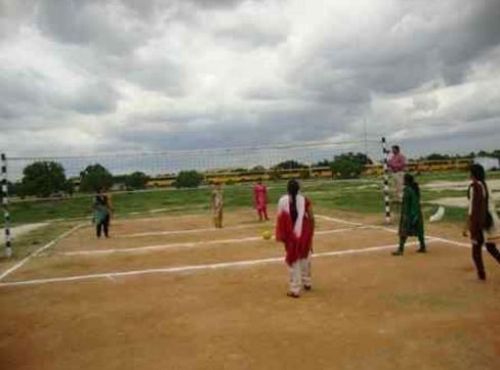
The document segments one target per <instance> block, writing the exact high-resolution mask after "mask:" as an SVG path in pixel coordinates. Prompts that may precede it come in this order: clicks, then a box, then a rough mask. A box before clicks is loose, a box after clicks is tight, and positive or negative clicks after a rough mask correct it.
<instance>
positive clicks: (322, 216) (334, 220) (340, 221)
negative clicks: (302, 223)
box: [315, 215, 365, 226]
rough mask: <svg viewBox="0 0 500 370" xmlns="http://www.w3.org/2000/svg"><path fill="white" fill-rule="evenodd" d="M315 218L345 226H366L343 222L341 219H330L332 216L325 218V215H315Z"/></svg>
mask: <svg viewBox="0 0 500 370" xmlns="http://www.w3.org/2000/svg"><path fill="white" fill-rule="evenodd" d="M315 217H316V218H321V219H323V220H327V221H333V222H338V223H340V224H345V225H357V226H362V225H365V224H363V223H359V222H352V221H347V220H342V219H340V218H335V217H330V216H325V215H315Z"/></svg>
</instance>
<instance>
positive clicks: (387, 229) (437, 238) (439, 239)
mask: <svg viewBox="0 0 500 370" xmlns="http://www.w3.org/2000/svg"><path fill="white" fill-rule="evenodd" d="M316 217H319V218H322V219H324V220H330V221H334V222H343V223H348V224H355V223H353V222H350V221H343V220H341V219H338V218H334V217H329V216H324V215H316ZM359 225H365V226H367V227H370V228H373V229H378V230H384V231H388V232H390V233H393V234H397V233H398V231H397V230H396V229H393V228H390V227H387V226H379V225H367V224H359ZM428 237H429V238H432V239H434V240H436V241H441V242H443V243H447V244H451V245H456V246H458V247H464V248H471V246H470V244H468V243H463V242H459V241H456V240H453V239H447V238H443V237H440V236H433V235H428Z"/></svg>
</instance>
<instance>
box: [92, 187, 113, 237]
mask: <svg viewBox="0 0 500 370" xmlns="http://www.w3.org/2000/svg"><path fill="white" fill-rule="evenodd" d="M93 210H94V218H93V221H94V222H95V225H96V235H97V237H98V238H100V237H101V234H102V232H103V231H104V236H105V237H106V238H109V224H110V220H111V211H112V207H111V199H110V197H109V196H108V195H107V194H105V193H104V192H103V189H102V188H99V189H98V190H97V194H96V195H95V198H94V204H93Z"/></svg>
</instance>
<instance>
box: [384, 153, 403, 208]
mask: <svg viewBox="0 0 500 370" xmlns="http://www.w3.org/2000/svg"><path fill="white" fill-rule="evenodd" d="M387 164H388V167H389V170H390V171H391V173H392V177H393V179H394V189H395V191H394V192H395V197H396V200H397V201H399V202H401V201H402V200H403V187H404V176H405V171H406V157H405V156H404V155H403V154H402V153H401V149H400V147H399V145H394V146H393V147H392V155H391V157H390V158H389V161H388V163H387Z"/></svg>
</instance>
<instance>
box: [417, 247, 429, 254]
mask: <svg viewBox="0 0 500 370" xmlns="http://www.w3.org/2000/svg"><path fill="white" fill-rule="evenodd" d="M417 253H427V249H425V248H418V249H417Z"/></svg>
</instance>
